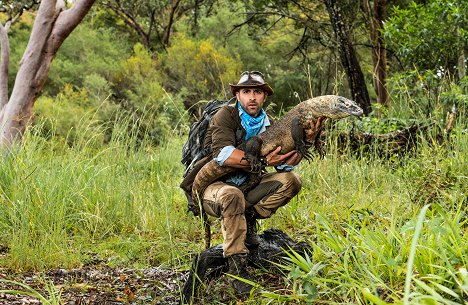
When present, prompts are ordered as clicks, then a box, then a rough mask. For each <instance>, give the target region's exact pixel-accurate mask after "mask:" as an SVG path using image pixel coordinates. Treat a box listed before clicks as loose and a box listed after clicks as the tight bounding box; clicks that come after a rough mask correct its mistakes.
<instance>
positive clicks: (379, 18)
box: [364, 0, 390, 107]
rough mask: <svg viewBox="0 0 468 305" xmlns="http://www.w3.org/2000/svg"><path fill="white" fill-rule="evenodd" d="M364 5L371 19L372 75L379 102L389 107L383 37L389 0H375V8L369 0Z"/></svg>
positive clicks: (385, 51) (385, 53)
mask: <svg viewBox="0 0 468 305" xmlns="http://www.w3.org/2000/svg"><path fill="white" fill-rule="evenodd" d="M364 5H365V10H366V12H367V15H368V17H369V20H370V22H369V23H370V39H371V44H372V61H373V64H374V73H373V75H372V77H373V81H374V88H375V93H376V94H377V100H378V102H379V103H381V104H382V105H384V106H386V107H388V106H389V102H390V101H389V96H388V90H387V50H386V49H385V44H384V41H383V37H382V28H383V22H384V21H385V18H386V16H387V0H374V8H373V9H371V4H370V1H369V0H366V1H364Z"/></svg>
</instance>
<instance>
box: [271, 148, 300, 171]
mask: <svg viewBox="0 0 468 305" xmlns="http://www.w3.org/2000/svg"><path fill="white" fill-rule="evenodd" d="M280 151H281V146H278V147H276V149H275V150H274V151H272V152H271V153H269V154H268V155H266V157H265V158H266V161H267V165H268V166H278V165H281V164H284V163H285V162H286V160H288V159H289V158H290V157H292V156H293V155H294V154H296V155H297V153H296V151H295V150H291V151H290V152H288V153H286V154H284V155H282V154H280Z"/></svg>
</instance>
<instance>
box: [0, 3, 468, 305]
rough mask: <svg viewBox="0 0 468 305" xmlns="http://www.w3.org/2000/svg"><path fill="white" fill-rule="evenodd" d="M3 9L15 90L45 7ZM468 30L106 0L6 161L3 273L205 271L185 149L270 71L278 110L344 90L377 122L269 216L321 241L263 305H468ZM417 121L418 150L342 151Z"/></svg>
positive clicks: (318, 12) (318, 6)
mask: <svg viewBox="0 0 468 305" xmlns="http://www.w3.org/2000/svg"><path fill="white" fill-rule="evenodd" d="M0 4H1V5H2V10H1V11H2V13H1V20H2V23H3V24H6V23H8V22H11V25H10V24H9V27H8V36H9V43H10V52H11V54H10V62H11V64H10V70H9V73H8V79H9V83H11V84H14V83H15V76H16V74H17V72H18V69H19V64H18V63H19V62H20V59H21V58H22V55H23V52H24V50H25V48H26V45H27V43H28V39H29V35H30V33H31V29H32V27H33V23H34V20H35V17H36V15H37V7H38V2H37V1H32V2H31V3H28V2H20V1H1V2H0ZM30 4H32V5H31V6H29V5H30ZM69 5H71V4H69ZM467 16H468V4H466V3H465V1H461V0H459V1H449V0H442V1H434V0H426V1H409V0H401V1H398V0H395V1H384V0H375V1H370V0H362V1H357V2H356V1H332V0H325V1H268V0H265V1H214V0H197V1H177V0H173V1H157V0H132V1H118V0H102V1H97V2H96V3H95V4H94V5H93V7H92V8H91V10H90V12H89V13H88V14H87V15H86V17H85V19H84V21H83V22H81V23H80V25H79V26H78V27H77V28H76V29H75V30H74V31H73V32H72V33H71V35H70V37H68V38H67V39H66V40H65V42H64V44H63V45H62V46H61V48H60V49H59V51H58V53H57V55H56V57H55V59H54V61H53V63H52V67H51V70H50V72H49V74H48V79H47V82H46V83H45V85H44V87H43V90H42V91H41V94H40V96H39V97H38V98H37V101H36V102H35V104H34V112H33V116H32V121H31V124H30V125H29V127H28V129H27V130H26V132H25V134H24V136H23V138H22V141H21V142H19V143H15V145H14V146H13V147H10V148H9V149H8V150H9V153H5V154H4V156H3V158H2V161H1V165H0V166H1V169H0V187H1V193H0V196H1V197H0V202H1V204H0V253H1V256H0V257H1V261H0V265H1V266H2V267H4V268H6V269H8V270H17V271H18V270H19V271H27V270H48V269H51V268H58V267H62V268H72V267H76V266H80V265H82V264H84V263H87V262H90V261H95V260H97V261H104V262H106V264H107V265H110V266H122V265H125V266H148V265H153V266H154V265H161V266H165V267H169V268H188V266H189V264H190V261H191V258H192V256H193V254H194V253H196V252H198V251H200V250H201V249H202V247H203V243H202V224H201V222H200V220H199V219H197V218H194V217H191V216H190V215H187V214H186V213H185V208H186V206H185V202H184V200H185V199H184V196H183V194H182V193H181V191H180V190H179V189H178V184H179V182H180V180H181V176H182V172H183V166H182V165H181V164H180V154H181V153H180V151H181V147H182V144H183V140H184V138H186V134H187V132H188V129H189V127H190V125H191V123H192V122H193V121H194V120H195V119H196V117H198V116H199V113H200V108H201V107H202V106H203V105H204V103H205V102H206V101H208V100H209V99H213V98H217V99H229V98H230V94H229V88H228V84H229V83H234V82H236V81H237V80H238V77H239V74H240V73H241V72H242V71H244V70H259V71H262V72H263V73H264V74H265V76H266V81H267V82H269V83H270V84H271V85H272V87H273V88H274V89H275V95H274V96H272V97H269V98H268V104H267V108H268V110H269V111H270V112H271V113H273V114H276V115H277V116H281V115H282V114H283V113H284V112H285V111H287V110H288V109H289V108H291V107H292V106H293V105H295V104H297V103H298V102H300V101H302V100H305V99H307V98H309V97H313V96H318V95H324V94H339V95H343V96H347V97H350V98H352V99H354V100H356V101H357V102H358V103H359V104H360V105H361V106H362V107H363V108H364V109H365V112H366V116H365V117H364V118H363V119H362V120H352V119H347V120H343V121H340V122H339V123H337V124H330V125H328V126H327V134H328V135H329V136H327V148H326V152H327V155H326V158H325V159H323V160H320V159H319V158H317V159H316V160H314V161H313V162H312V163H310V164H304V165H301V167H300V168H298V172H299V174H300V175H301V176H302V177H303V181H304V190H303V192H302V193H301V195H300V196H299V197H298V198H295V199H294V200H293V201H292V203H291V204H290V205H288V207H285V208H284V209H282V210H281V211H279V212H278V214H277V215H276V216H275V217H273V219H271V220H265V221H262V223H261V228H263V229H266V228H269V227H277V228H281V229H283V230H284V231H286V232H287V233H288V234H290V235H291V236H293V237H294V238H298V239H301V240H305V241H307V242H309V243H311V244H313V247H314V253H313V254H311V261H307V259H304V260H299V261H297V260H294V259H293V260H292V261H291V264H290V265H288V266H286V267H285V270H286V271H285V274H286V275H287V276H286V277H285V283H284V287H286V288H284V287H283V288H282V289H279V288H278V287H272V288H271V287H270V289H268V287H267V288H265V289H264V290H263V294H262V297H263V298H264V299H265V300H267V301H268V300H272V299H274V300H277V301H278V302H279V301H281V302H306V301H307V302H308V301H311V300H317V299H319V300H321V299H322V300H335V301H337V302H353V303H355V302H374V303H378V302H385V301H387V302H390V301H401V300H406V301H408V300H409V299H410V297H411V300H432V301H434V300H435V301H437V302H445V303H447V304H448V303H450V304H454V303H456V304H463V302H465V303H466V300H467V297H468V275H467V271H466V265H467V260H468V254H467V253H468V244H467V240H468V238H467V216H466V213H467V208H466V203H467V173H468V171H467V162H466V160H467V159H468V141H467V121H466V109H467V106H468V93H467V87H468V77H467V76H466V66H467V59H466V54H467V51H468V45H467V44H468V20H467ZM14 17H15V18H14ZM16 17H18V18H16ZM12 21H14V22H12ZM2 49H3V48H2ZM10 92H11V89H10ZM452 109H453V110H454V111H456V113H457V119H456V122H455V124H454V125H453V130H451V131H450V132H449V133H448V132H447V130H446V125H447V116H446V114H447V112H449V111H451V110H452ZM414 125H418V126H427V129H424V133H423V134H419V136H418V145H417V149H416V150H413V151H411V152H410V153H408V154H403V153H402V152H397V153H394V154H385V156H383V155H382V154H381V149H382V147H370V148H369V147H367V148H366V149H362V150H358V152H356V151H354V152H352V151H351V150H345V151H343V150H341V149H338V145H337V143H336V138H337V137H336V136H337V135H338V134H340V133H342V132H349V131H350V130H359V131H363V132H370V133H372V134H384V133H389V132H394V131H396V130H398V129H404V128H407V127H410V126H414ZM440 137H442V138H444V141H439V138H440ZM418 215H419V218H418ZM216 226H217V224H215V225H214V227H216ZM420 236H423V237H424V238H423V237H421V238H420V240H419V239H418V238H419V237H420ZM214 238H215V241H218V242H220V241H221V236H220V235H219V234H215V236H214ZM418 240H419V242H418ZM277 288H278V289H277ZM216 293H218V294H222V293H221V292H219V291H218V292H216ZM257 301H258V299H257ZM267 301H266V302H267ZM252 302H254V301H252ZM382 304H383V303H382Z"/></svg>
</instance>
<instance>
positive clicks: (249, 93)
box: [236, 88, 268, 117]
mask: <svg viewBox="0 0 468 305" xmlns="http://www.w3.org/2000/svg"><path fill="white" fill-rule="evenodd" d="M267 96H268V93H266V92H265V91H263V89H260V88H242V89H240V90H239V91H237V92H236V97H237V100H238V101H239V102H240V104H241V106H242V108H243V109H244V111H245V112H247V113H248V114H249V115H250V116H253V117H256V116H257V115H258V114H259V113H260V110H261V109H262V107H263V103H264V102H265V99H266V97H267Z"/></svg>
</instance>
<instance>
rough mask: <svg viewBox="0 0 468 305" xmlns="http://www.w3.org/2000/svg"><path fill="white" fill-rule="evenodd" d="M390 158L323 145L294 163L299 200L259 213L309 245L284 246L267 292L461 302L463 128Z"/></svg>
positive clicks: (467, 232) (348, 299)
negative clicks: (315, 156)
mask: <svg viewBox="0 0 468 305" xmlns="http://www.w3.org/2000/svg"><path fill="white" fill-rule="evenodd" d="M461 127H462V128H458V129H457V130H456V131H455V134H454V135H453V143H452V144H453V145H452V146H449V147H448V148H447V147H437V146H434V145H433V143H431V142H426V143H425V144H424V143H423V144H422V145H421V146H420V147H419V149H418V150H417V152H415V153H414V154H412V155H408V156H399V157H398V158H397V159H395V158H392V159H390V160H382V159H379V158H377V157H371V158H369V156H368V155H366V156H358V157H356V156H354V157H353V156H351V155H348V156H347V157H346V158H342V157H339V156H338V155H335V154H329V155H328V156H327V158H326V159H325V160H321V161H315V162H313V164H311V165H310V166H304V165H301V167H300V172H301V176H302V177H303V182H304V184H305V186H304V190H303V192H302V193H301V195H300V196H299V197H298V198H297V200H295V201H293V202H292V203H291V204H289V205H288V206H286V207H285V208H284V209H282V210H280V211H279V213H278V214H279V215H278V216H279V217H276V218H271V219H270V220H267V221H264V223H263V224H262V226H263V227H264V228H266V227H270V226H275V227H282V228H283V229H286V230H289V231H291V232H292V234H294V235H296V237H297V238H299V239H300V238H302V239H303V240H305V241H307V242H309V243H310V244H312V245H313V253H311V254H310V255H309V256H310V257H309V256H300V255H298V254H297V253H290V254H289V256H288V258H289V263H287V264H284V265H283V266H282V267H283V270H285V273H286V274H287V275H288V277H287V278H288V281H287V287H288V288H287V289H285V290H282V291H274V290H273V291H272V290H271V289H265V290H264V292H263V295H264V300H265V302H269V301H271V300H275V301H274V303H275V304H276V303H284V304H286V303H288V302H292V300H295V301H298V302H303V303H307V304H309V303H310V304H312V303H321V302H326V303H327V302H332V303H348V304H349V303H350V304H356V303H357V304H369V303H372V304H387V303H401V304H422V303H424V304H466V302H467V300H468V273H467V264H468V208H467V203H468V200H467V198H468V176H467V173H468V163H467V162H466V160H468V137H467V135H466V131H464V129H463V128H464V127H465V126H461Z"/></svg>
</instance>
